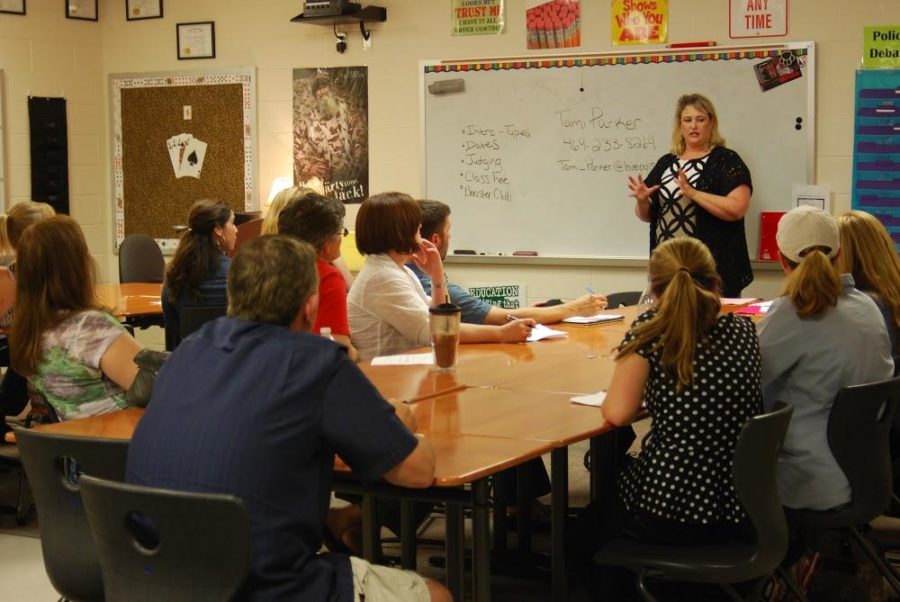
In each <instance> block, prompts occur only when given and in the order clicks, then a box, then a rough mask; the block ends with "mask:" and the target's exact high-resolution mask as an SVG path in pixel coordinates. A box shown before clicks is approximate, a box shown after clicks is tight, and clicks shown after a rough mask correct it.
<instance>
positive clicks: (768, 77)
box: [420, 42, 815, 258]
mask: <svg viewBox="0 0 900 602" xmlns="http://www.w3.org/2000/svg"><path fill="white" fill-rule="evenodd" d="M813 49H814V48H813V44H812V42H803V43H793V44H773V45H768V46H746V47H734V48H712V49H702V50H697V51H684V50H680V51H656V52H651V51H647V52H643V53H629V54H623V53H610V54H605V55H585V56H583V57H575V56H571V57H565V58H558V59H557V58H547V57H540V58H529V59H524V58H523V59H521V60H520V59H504V60H483V61H467V62H453V61H444V62H433V61H432V62H423V63H422V66H421V70H420V85H421V91H420V94H421V118H422V124H421V127H422V144H423V156H424V161H423V165H424V174H423V178H424V185H423V190H425V191H426V196H427V197H428V198H431V199H435V200H440V201H444V202H446V203H448V204H449V205H450V206H451V208H452V211H453V241H452V243H451V248H452V249H470V250H474V251H476V252H478V253H487V254H498V253H502V254H508V253H512V252H514V251H517V250H529V251H536V252H538V254H539V255H542V256H544V255H550V256H562V257H583V256H586V257H604V258H610V257H615V258H621V257H637V258H641V257H644V258H645V257H647V252H648V248H649V234H648V226H647V224H645V223H642V222H640V221H638V219H637V218H636V217H635V215H634V200H633V199H632V198H630V197H629V196H628V187H627V177H628V176H629V175H638V174H640V175H646V174H647V173H648V172H649V171H650V169H651V168H652V167H653V166H654V165H655V163H656V161H657V160H658V159H659V158H660V157H661V156H663V155H664V154H666V153H668V152H669V151H670V148H671V139H672V129H673V116H674V110H675V103H676V101H677V99H678V97H679V96H681V95H682V94H687V93H692V92H699V93H701V94H704V95H706V96H708V97H709V98H710V99H711V100H712V101H713V103H714V104H715V107H716V110H717V112H718V116H719V130H720V132H721V133H722V134H723V135H724V137H725V139H726V146H728V148H731V149H733V150H735V151H736V152H737V153H738V154H740V155H741V157H742V158H743V159H744V161H745V162H746V163H747V165H748V166H749V167H750V171H751V173H752V176H753V184H754V190H753V197H752V200H751V205H750V210H749V211H748V212H747V215H746V217H745V220H746V229H747V240H748V246H749V247H750V249H749V250H750V255H751V257H754V256H756V247H757V244H758V237H759V214H760V212H764V211H786V210H788V209H789V208H790V206H791V190H792V187H793V185H794V184H797V183H802V184H806V183H811V182H812V181H813V160H814V157H815V154H814V127H813V126H814V122H815V120H814V117H815V111H814V90H815V82H814V81H813V80H814V77H813V74H814V73H815V68H814V62H813V59H814V52H813Z"/></svg>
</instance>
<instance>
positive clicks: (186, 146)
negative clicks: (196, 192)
mask: <svg viewBox="0 0 900 602" xmlns="http://www.w3.org/2000/svg"><path fill="white" fill-rule="evenodd" d="M207 146H208V145H207V143H206V142H203V141H202V140H198V139H197V138H194V136H193V135H191V134H177V135H175V136H172V137H171V138H169V139H168V140H166V148H167V149H168V151H169V160H170V161H171V162H172V170H173V171H174V172H175V177H176V178H183V177H185V176H189V177H192V178H197V179H200V172H201V171H202V170H203V161H204V159H206V148H207Z"/></svg>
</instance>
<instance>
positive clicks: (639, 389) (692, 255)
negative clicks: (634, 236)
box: [572, 238, 762, 599]
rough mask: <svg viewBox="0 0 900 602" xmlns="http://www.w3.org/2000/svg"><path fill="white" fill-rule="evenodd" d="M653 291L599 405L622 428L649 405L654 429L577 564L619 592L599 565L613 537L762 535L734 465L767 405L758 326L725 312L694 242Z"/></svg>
mask: <svg viewBox="0 0 900 602" xmlns="http://www.w3.org/2000/svg"><path fill="white" fill-rule="evenodd" d="M650 286H651V290H652V292H653V294H654V295H655V296H656V298H657V299H658V301H657V302H656V304H655V306H654V308H653V309H650V310H649V311H647V312H645V313H644V314H642V315H641V316H639V317H638V318H637V320H635V322H634V324H633V325H632V327H631V330H629V332H628V334H627V335H626V336H625V339H624V340H623V341H622V344H621V346H620V347H619V354H618V357H617V358H616V368H615V372H614V373H613V378H612V383H611V384H610V387H609V390H608V392H607V395H606V400H605V401H604V403H603V406H602V410H601V411H602V413H603V417H604V418H605V419H606V420H607V421H608V422H610V423H612V424H614V425H616V426H619V427H621V426H624V425H628V424H631V422H632V421H633V420H634V419H635V416H636V415H637V413H638V412H639V411H640V408H641V404H642V403H644V404H645V405H646V409H647V411H648V412H649V413H650V416H651V417H652V418H653V422H652V426H651V429H650V433H649V434H648V435H647V436H646V437H645V438H644V443H643V447H642V449H641V453H640V455H639V456H638V457H637V459H635V461H634V462H633V463H631V464H630V465H628V466H627V467H626V468H625V469H624V470H623V472H622V473H621V475H620V477H619V479H618V483H617V487H616V488H615V490H614V491H612V492H609V493H608V494H607V498H606V499H605V500H601V501H600V502H597V503H592V504H590V505H588V507H587V508H586V509H585V511H584V513H583V515H582V516H581V517H580V518H579V524H578V528H576V529H574V530H573V531H572V533H573V537H572V544H573V545H572V550H573V552H574V558H573V562H575V564H576V566H577V567H579V568H580V571H579V572H580V573H581V574H582V575H583V576H584V577H585V578H586V583H587V584H588V585H589V587H590V589H592V590H595V591H598V590H599V591H602V589H603V588H604V587H607V588H612V587H613V586H614V585H615V584H614V583H611V581H612V580H611V579H609V578H608V577H609V576H610V575H611V574H613V573H611V572H608V571H603V572H601V571H598V570H597V569H595V568H594V567H593V556H594V553H595V552H596V551H597V550H598V549H599V548H602V547H603V545H604V544H605V543H606V542H608V541H609V540H610V539H612V538H619V537H622V538H631V539H636V540H639V541H646V542H652V543H661V544H669V543H671V544H678V545H692V544H703V543H714V542H722V541H729V540H732V539H736V538H742V537H745V536H749V535H750V534H751V533H752V531H750V530H749V526H748V523H747V520H746V515H745V514H744V511H743V509H742V508H741V504H740V502H739V501H738V499H737V494H736V493H735V491H734V486H733V485H732V481H731V460H732V455H733V454H734V448H735V446H736V444H737V440H738V435H739V434H740V431H741V428H742V427H743V426H744V423H745V422H746V421H747V419H748V418H750V417H751V416H753V415H755V414H757V413H759V412H760V411H761V410H762V404H761V398H760V386H759V383H760V353H759V345H758V342H757V339H756V331H755V329H754V327H753V324H752V323H751V322H750V320H748V319H747V318H743V317H740V316H736V315H733V314H725V315H720V314H719V309H720V303H719V290H720V286H721V284H720V280H719V276H718V274H717V273H716V264H715V262H714V261H713V258H712V255H711V254H710V252H709V250H708V249H707V247H706V246H705V245H704V244H703V243H702V242H700V241H699V240H697V239H695V238H675V239H672V240H668V241H666V242H664V243H662V244H660V245H659V246H658V247H657V248H656V250H655V251H654V252H653V255H652V256H651V258H650ZM598 577H606V578H600V579H598ZM608 599H619V598H618V597H610V598H608Z"/></svg>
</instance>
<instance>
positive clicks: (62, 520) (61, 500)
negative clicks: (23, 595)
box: [16, 428, 128, 601]
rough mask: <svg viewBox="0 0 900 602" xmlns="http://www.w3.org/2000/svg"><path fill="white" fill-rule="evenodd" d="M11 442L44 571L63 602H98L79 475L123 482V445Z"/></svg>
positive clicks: (41, 435) (35, 434)
mask: <svg viewBox="0 0 900 602" xmlns="http://www.w3.org/2000/svg"><path fill="white" fill-rule="evenodd" d="M16 442H17V444H18V446H19V453H20V454H21V456H22V464H23V465H24V466H25V472H26V473H27V475H28V482H29V483H30V485H31V491H32V493H33V495H34V502H35V506H36V508H37V515H38V522H39V523H40V525H41V551H42V552H43V555H44V568H45V569H46V571H47V576H48V577H49V578H50V583H51V584H52V585H53V587H54V589H56V591H57V592H59V593H60V595H62V596H63V597H64V598H66V599H69V600H79V601H81V600H103V577H102V575H101V572H100V563H99V560H98V558H97V552H96V549H95V548H94V539H93V537H92V536H91V531H90V528H89V527H88V522H87V518H86V516H85V513H84V509H83V508H82V505H81V494H80V490H79V485H78V479H79V475H80V473H81V472H90V473H91V474H95V475H103V476H105V477H107V478H111V479H123V478H124V477H125V462H126V456H127V454H128V441H126V440H117V439H93V438H89V437H69V436H64V435H56V434H53V433H46V432H40V431H36V430H33V429H24V428H23V429H17V430H16Z"/></svg>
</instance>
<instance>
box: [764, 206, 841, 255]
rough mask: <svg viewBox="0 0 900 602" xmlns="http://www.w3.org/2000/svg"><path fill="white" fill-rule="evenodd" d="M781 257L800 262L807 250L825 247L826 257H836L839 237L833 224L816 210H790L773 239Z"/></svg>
mask: <svg viewBox="0 0 900 602" xmlns="http://www.w3.org/2000/svg"><path fill="white" fill-rule="evenodd" d="M775 240H776V241H777V243H778V249H779V250H780V251H781V254H782V255H784V256H785V257H787V258H788V259H790V260H791V261H793V262H795V263H800V261H801V260H802V259H803V257H802V254H803V251H805V250H807V249H809V248H811V247H825V248H827V249H828V253H827V255H828V257H829V258H831V257H834V256H835V255H837V252H838V250H840V248H841V237H840V234H839V233H838V227H837V221H835V219H834V218H833V217H832V216H831V214H829V213H826V212H825V211H822V210H821V209H819V208H818V207H810V206H808V205H802V206H800V207H796V208H794V209H791V210H790V211H788V212H787V213H785V214H784V217H782V218H781V221H780V222H778V233H777V234H776V235H775Z"/></svg>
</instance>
